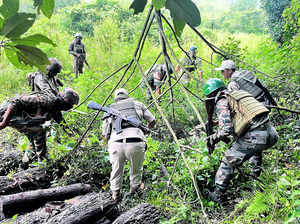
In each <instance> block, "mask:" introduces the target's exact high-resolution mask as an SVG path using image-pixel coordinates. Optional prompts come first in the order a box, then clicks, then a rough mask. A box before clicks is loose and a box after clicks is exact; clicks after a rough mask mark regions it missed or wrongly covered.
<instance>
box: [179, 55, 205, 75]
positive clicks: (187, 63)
mask: <svg viewBox="0 0 300 224" xmlns="http://www.w3.org/2000/svg"><path fill="white" fill-rule="evenodd" d="M181 63H182V64H183V66H184V67H185V69H187V70H188V71H189V72H193V71H195V70H196V69H199V68H200V67H201V65H202V63H201V60H200V59H199V58H197V57H190V58H189V57H187V56H185V57H184V58H182V59H181Z"/></svg>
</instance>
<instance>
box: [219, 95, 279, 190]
mask: <svg viewBox="0 0 300 224" xmlns="http://www.w3.org/2000/svg"><path fill="white" fill-rule="evenodd" d="M216 115H217V118H218V121H219V130H218V132H217V133H216V134H215V135H216V138H217V139H222V138H224V137H227V136H229V135H231V134H232V133H233V124H232V120H231V111H230V108H229V105H228V100H227V99H226V98H225V97H223V98H221V99H219V100H218V101H217V103H216ZM277 139H278V134H277V132H276V130H275V128H274V127H272V126H271V124H270V122H269V118H268V116H267V115H264V116H262V117H259V118H257V119H255V120H254V121H253V123H252V125H251V127H250V129H249V131H247V132H246V133H245V134H244V135H243V136H241V137H239V138H237V140H236V141H235V142H234V143H233V144H232V145H231V147H230V148H229V149H228V150H227V151H226V152H225V156H224V158H223V159H222V161H221V165H220V167H219V169H218V171H217V173H216V177H215V183H216V186H217V188H219V189H222V190H225V189H226V188H227V186H228V185H229V181H230V180H231V179H232V178H233V172H234V168H235V167H238V166H241V165H242V164H243V163H244V162H245V161H247V160H249V159H250V161H249V162H250V163H252V165H253V166H254V168H253V172H254V175H256V176H259V174H260V172H261V164H262V151H263V150H264V149H267V148H270V147H272V146H273V145H274V144H275V143H276V142H277Z"/></svg>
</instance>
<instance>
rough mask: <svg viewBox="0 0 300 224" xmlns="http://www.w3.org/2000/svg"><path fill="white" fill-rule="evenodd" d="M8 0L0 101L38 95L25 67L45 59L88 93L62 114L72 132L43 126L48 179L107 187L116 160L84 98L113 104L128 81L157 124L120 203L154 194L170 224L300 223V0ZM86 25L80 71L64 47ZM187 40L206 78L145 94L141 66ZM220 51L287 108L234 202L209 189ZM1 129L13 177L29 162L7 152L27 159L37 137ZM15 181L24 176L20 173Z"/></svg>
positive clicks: (0, 12)
mask: <svg viewBox="0 0 300 224" xmlns="http://www.w3.org/2000/svg"><path fill="white" fill-rule="evenodd" d="M1 2H2V5H1V6H0V27H1V31H0V37H1V42H0V54H1V55H0V58H1V59H0V68H1V69H0V71H1V74H0V86H1V88H0V100H1V102H3V101H5V100H6V99H7V98H9V97H13V96H15V95H16V94H22V93H27V92H30V91H31V89H30V87H29V85H28V84H27V80H26V75H27V74H28V73H30V72H35V71H38V70H43V69H44V68H45V65H46V63H47V58H57V59H58V60H59V61H60V62H61V64H62V71H61V72H60V73H59V74H58V78H59V79H60V80H62V82H63V84H64V87H71V88H73V89H74V90H76V91H77V92H78V93H79V96H80V103H79V105H78V106H76V107H75V108H73V110H70V111H67V112H64V113H63V116H64V119H65V120H66V123H67V125H68V129H67V131H65V130H64V128H63V127H62V126H61V125H59V124H56V123H55V122H53V123H52V122H51V123H50V124H49V125H48V127H47V128H48V134H47V147H48V152H49V160H48V161H47V162H46V163H42V164H39V163H37V161H33V162H32V163H31V164H30V165H29V167H40V166H42V168H45V169H47V170H48V172H49V174H50V176H51V177H50V179H51V182H50V186H49V185H48V186H47V187H60V186H67V185H71V184H75V183H83V184H89V185H91V187H92V190H93V191H94V192H106V193H110V182H109V178H110V172H111V164H110V161H109V154H108V152H107V144H106V142H105V141H104V139H103V136H102V134H101V133H102V128H101V125H102V120H101V118H102V115H103V113H102V112H100V113H97V112H95V111H94V110H90V109H88V108H87V103H88V102H89V101H95V102H97V103H99V104H101V105H105V106H107V105H109V104H111V103H113V92H114V91H115V90H116V89H117V88H121V87H122V88H125V89H126V90H128V91H129V92H130V96H131V97H134V98H136V99H138V100H139V101H141V102H143V103H144V104H145V105H146V106H147V107H148V108H149V110H150V111H151V112H152V113H153V114H154V116H155V117H156V120H157V124H156V126H155V128H154V131H155V133H150V134H148V135H147V151H146V155H145V161H144V166H143V169H144V170H143V182H144V185H145V186H144V192H143V195H142V196H141V197H138V196H137V195H134V196H128V195H127V194H126V192H128V191H129V164H127V165H126V167H125V172H124V181H123V185H122V194H123V196H124V197H123V200H122V201H121V202H120V204H119V205H118V206H119V207H118V209H119V210H120V211H121V212H123V211H124V212H125V211H127V210H129V209H131V208H133V207H134V206H136V205H138V204H141V203H147V204H150V205H153V206H155V208H156V209H157V210H158V211H159V214H160V216H159V223H163V224H172V223H173V224H175V223H176V224H177V223H178V224H179V223H224V224H225V223H299V222H300V190H299V189H300V188H299V186H300V169H299V168H300V165H299V159H300V153H299V149H300V121H299V110H300V105H299V103H300V91H299V90H300V61H299V58H300V35H299V27H300V1H299V0H226V1H225V0H182V1H180V0H152V1H150V0H149V1H147V0H144V1H139V0H122V1H118V0H90V1H87V0H86V1H84V0H2V1H1ZM193 12H199V15H198V14H197V13H196V14H194V13H193ZM155 13H156V14H155ZM157 14H159V15H161V17H159V18H161V20H160V22H159V19H158V17H157ZM155 15H156V16H155ZM78 32H80V33H81V34H82V36H83V39H82V42H83V43H84V44H85V48H86V52H87V53H86V55H87V57H86V59H87V61H88V64H89V66H87V65H85V67H84V71H83V74H80V75H79V76H78V77H76V76H75V74H74V73H73V58H72V56H71V55H70V54H69V53H68V46H69V43H70V42H71V41H72V40H73V39H74V34H75V33H78ZM164 38H165V39H164ZM162 39H163V40H164V41H162ZM191 46H196V47H197V49H198V54H197V56H198V57H199V58H200V59H201V62H202V65H201V70H202V72H203V74H202V77H200V75H199V72H198V71H197V70H196V71H194V72H192V73H191V75H192V79H191V80H190V82H189V83H188V85H183V84H182V83H181V82H180V81H178V77H179V75H180V74H173V75H171V77H170V79H168V81H166V82H165V83H164V85H163V86H162V94H161V95H160V96H158V95H155V93H154V100H153V101H151V102H149V101H146V88H147V86H146V85H144V83H143V80H144V74H145V71H146V70H147V69H149V68H150V67H151V66H152V65H153V64H155V63H159V64H164V63H165V60H168V63H169V64H170V65H171V64H172V66H174V68H175V66H176V65H177V64H178V63H180V59H181V58H182V57H183V56H184V55H185V52H184V51H186V52H187V51H188V49H189V48H190V47H191ZM224 58H229V59H232V60H234V61H235V62H236V64H237V66H238V67H239V68H243V69H247V70H251V71H255V75H256V76H257V77H258V78H259V79H260V80H261V81H262V82H263V84H264V85H265V86H267V88H268V89H269V91H270V93H271V94H272V96H273V98H274V99H275V100H276V101H277V104H278V106H279V107H283V108H288V109H289V110H290V111H288V110H276V109H272V110H271V112H270V119H271V121H272V123H273V125H274V126H275V128H276V130H277V132H278V134H279V141H278V142H277V144H276V145H274V146H273V147H272V148H269V149H267V150H265V151H264V153H263V155H264V156H263V165H262V167H263V171H262V173H261V175H260V177H259V178H253V177H251V172H250V165H249V164H248V163H247V162H246V163H244V165H243V166H242V167H240V168H239V170H235V173H234V178H233V179H232V181H231V183H230V188H229V189H228V191H227V192H226V196H227V200H226V202H225V203H222V204H218V203H215V202H213V201H211V200H210V199H209V197H208V193H209V192H210V191H212V190H213V188H214V180H215V173H216V171H217V169H218V167H219V165H220V162H221V159H222V158H223V155H224V152H225V151H226V149H227V148H228V147H229V145H228V144H225V143H219V144H218V145H217V146H216V149H215V150H214V152H213V153H212V154H209V151H208V148H207V145H206V133H205V130H204V127H203V124H204V123H205V122H206V120H207V114H206V109H205V103H204V100H205V95H204V92H203V85H204V83H205V82H206V81H207V80H208V79H210V78H219V79H222V80H223V81H224V82H225V83H227V82H228V81H227V80H224V78H223V76H222V75H221V73H220V71H216V70H215V68H216V67H219V66H220V64H221V62H222V60H223V59H224ZM0 133H1V134H0V142H1V144H0V154H1V155H0V157H2V159H1V160H0V163H2V165H0V168H1V177H0V178H2V177H3V178H8V179H11V178H12V179H13V177H14V175H15V174H17V173H19V172H22V171H23V169H24V167H22V164H21V159H20V164H17V165H11V163H9V161H8V160H5V159H4V156H3V155H4V153H5V151H7V150H8V151H13V152H14V153H16V156H15V157H16V158H19V157H20V158H21V157H22V156H23V154H24V152H25V151H26V149H27V148H28V146H29V140H28V139H27V138H26V137H25V136H24V135H22V134H20V133H19V132H17V131H15V130H14V129H12V128H9V127H8V128H6V129H3V130H1V131H0ZM13 182H14V183H15V185H17V184H18V180H17V179H13ZM0 183H1V181H0ZM0 185H3V184H2V183H1V184H0ZM41 188H42V187H41ZM21 191H22V189H21V190H20V189H19V192H21ZM13 193H15V192H13ZM1 195H2V196H3V194H1ZM2 196H1V197H2ZM4 196H5V195H4ZM0 199H1V198H0ZM1 200H2V199H1ZM0 212H2V211H0ZM24 214H25V213H22V212H16V213H15V214H11V215H9V216H6V217H5V218H6V219H5V220H4V221H1V223H20V222H18V219H19V218H20V217H22V216H23V215H24ZM34 223H48V222H46V221H45V222H38V221H37V222H34ZM53 223H56V222H53ZM67 223H68V222H67ZM70 223H71V222H70ZM88 223H105V222H100V221H99V222H96V221H95V222H88ZM107 223H111V222H107ZM128 223H129V222H128ZM143 223H144V222H143ZM145 223H146V222H145ZM147 223H152V222H151V221H149V222H147ZM155 223H157V222H155Z"/></svg>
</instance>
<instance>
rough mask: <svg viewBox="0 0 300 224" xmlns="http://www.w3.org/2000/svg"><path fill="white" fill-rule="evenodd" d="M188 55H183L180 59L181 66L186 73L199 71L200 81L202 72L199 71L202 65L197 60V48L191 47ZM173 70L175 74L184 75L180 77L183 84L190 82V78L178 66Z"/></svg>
mask: <svg viewBox="0 0 300 224" xmlns="http://www.w3.org/2000/svg"><path fill="white" fill-rule="evenodd" d="M188 54H189V57H188V56H187V55H185V56H184V57H183V58H182V59H181V64H182V65H183V66H184V68H185V69H186V70H187V71H188V72H193V71H196V70H199V78H200V80H202V71H201V70H200V67H201V65H202V63H201V60H200V59H199V58H197V47H196V46H191V47H190V49H189V52H188ZM175 70H176V72H180V73H184V74H183V76H182V80H183V82H184V83H185V84H187V83H189V81H190V80H191V77H190V76H189V74H187V73H185V72H184V70H183V69H182V68H181V67H180V65H177V66H176V69H175Z"/></svg>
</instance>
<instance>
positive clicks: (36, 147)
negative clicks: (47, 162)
mask: <svg viewBox="0 0 300 224" xmlns="http://www.w3.org/2000/svg"><path fill="white" fill-rule="evenodd" d="M13 128H15V129H16V130H18V131H19V132H20V133H23V134H24V135H26V137H27V138H28V139H29V141H30V145H31V147H32V149H33V151H34V152H35V153H36V156H37V157H38V158H45V157H46V154H47V144H46V142H47V137H46V130H45V129H44V128H43V127H42V126H40V125H38V126H33V127H13Z"/></svg>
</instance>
